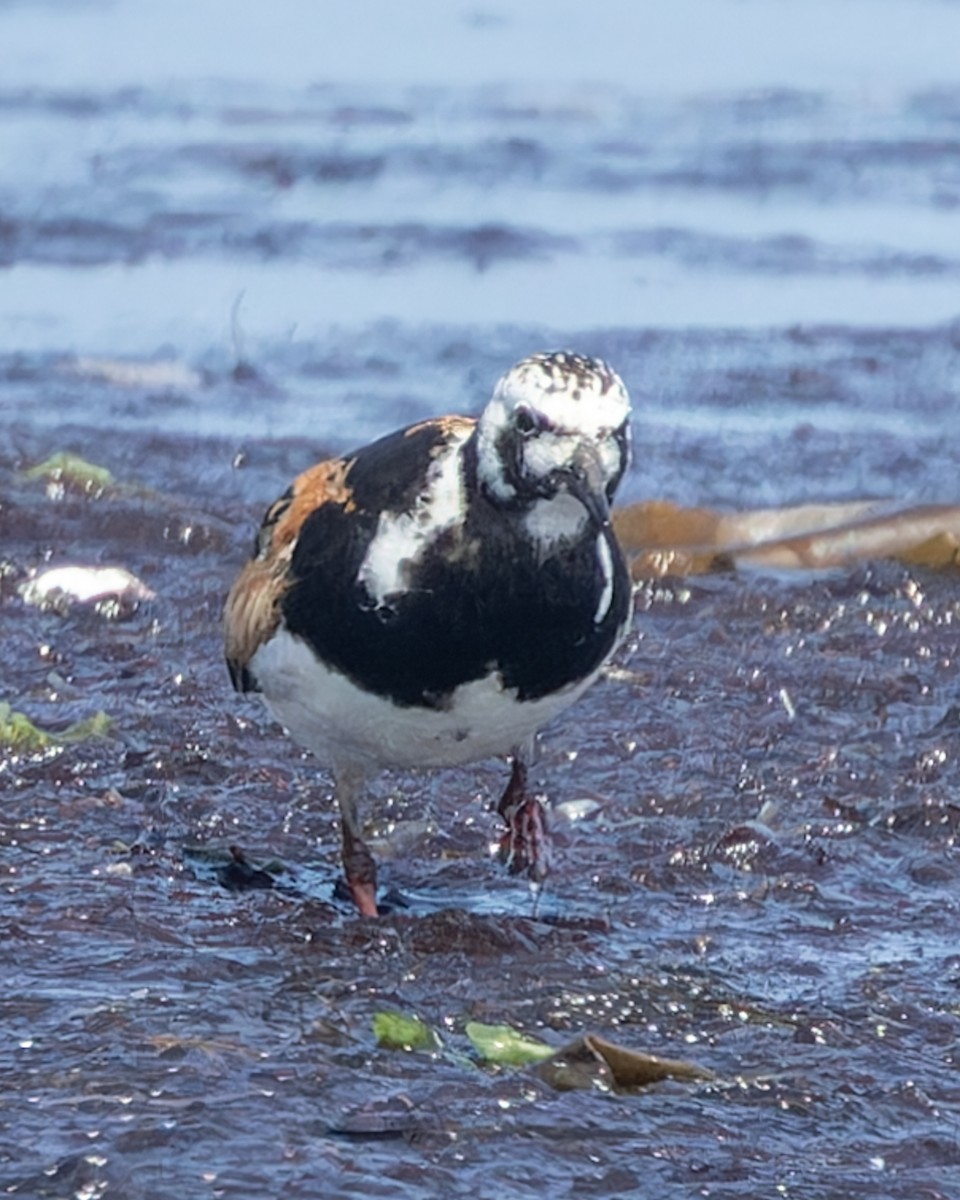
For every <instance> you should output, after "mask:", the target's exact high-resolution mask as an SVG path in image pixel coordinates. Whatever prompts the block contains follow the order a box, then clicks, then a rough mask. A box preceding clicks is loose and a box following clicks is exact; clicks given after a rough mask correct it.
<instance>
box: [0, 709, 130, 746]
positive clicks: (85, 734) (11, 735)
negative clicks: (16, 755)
mask: <svg viewBox="0 0 960 1200" xmlns="http://www.w3.org/2000/svg"><path fill="white" fill-rule="evenodd" d="M112 725H113V719H112V718H111V717H109V716H107V714H106V713H105V712H98V713H94V715H93V716H92V717H87V718H86V719H85V720H83V721H77V722H75V723H74V724H73V725H69V726H68V727H67V728H66V729H64V730H62V731H61V732H60V733H52V732H51V731H50V730H47V729H41V728H40V726H39V725H35V724H34V723H33V721H31V720H30V718H29V717H28V716H27V715H26V713H22V712H18V711H17V710H16V709H14V708H12V707H11V706H10V704H8V703H7V702H6V701H2V702H0V746H6V747H7V748H8V749H11V750H19V751H22V752H25V753H27V754H33V753H36V752H37V751H38V750H48V749H49V748H50V747H51V746H62V745H66V744H68V743H75V742H85V741H88V740H89V739H90V738H95V737H104V736H105V735H106V734H107V733H108V732H109V730H110V728H111V726H112Z"/></svg>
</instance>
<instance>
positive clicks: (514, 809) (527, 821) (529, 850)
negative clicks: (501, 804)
mask: <svg viewBox="0 0 960 1200" xmlns="http://www.w3.org/2000/svg"><path fill="white" fill-rule="evenodd" d="M501 816H502V817H503V819H504V820H505V821H506V823H507V832H506V833H505V834H504V835H503V837H502V838H501V839H500V861H501V862H502V863H503V864H504V866H505V867H506V868H507V870H508V871H509V873H510V874H511V875H521V874H525V875H527V876H528V878H530V879H532V880H533V881H534V882H535V883H542V882H543V880H544V879H546V877H547V875H548V874H549V873H550V867H551V862H552V857H553V855H552V853H551V848H550V833H549V831H548V829H547V810H546V807H545V806H544V803H543V801H542V800H541V799H540V797H539V796H524V797H523V798H522V799H521V800H519V801H518V802H517V803H516V804H514V805H511V806H509V807H507V808H506V809H501Z"/></svg>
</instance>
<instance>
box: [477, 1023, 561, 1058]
mask: <svg viewBox="0 0 960 1200" xmlns="http://www.w3.org/2000/svg"><path fill="white" fill-rule="evenodd" d="M466 1035H467V1037H468V1038H469V1039H470V1041H471V1042H472V1043H473V1048H474V1050H476V1052H477V1054H479V1055H480V1057H481V1058H482V1059H483V1060H484V1061H485V1062H489V1063H495V1064H496V1065H497V1066H501V1067H526V1066H529V1065H530V1064H532V1063H539V1062H543V1061H544V1059H547V1058H552V1057H553V1055H554V1054H556V1052H557V1051H556V1047H555V1046H548V1045H547V1044H546V1042H535V1041H533V1040H532V1039H531V1038H526V1037H524V1036H523V1034H522V1033H518V1032H517V1030H516V1029H511V1028H510V1026H509V1025H481V1024H480V1023H479V1022H478V1021H469V1022H468V1023H467V1027H466Z"/></svg>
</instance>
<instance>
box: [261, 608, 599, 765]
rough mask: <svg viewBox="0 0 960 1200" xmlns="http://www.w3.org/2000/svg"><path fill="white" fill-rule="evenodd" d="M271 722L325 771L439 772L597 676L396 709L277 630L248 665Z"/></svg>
mask: <svg viewBox="0 0 960 1200" xmlns="http://www.w3.org/2000/svg"><path fill="white" fill-rule="evenodd" d="M250 665H251V667H252V668H253V673H254V675H255V676H256V678H257V680H258V682H259V683H260V686H261V688H262V689H263V695H264V699H265V700H266V702H267V704H268V705H269V707H270V709H271V711H272V712H273V714H274V715H275V716H276V718H277V720H278V721H280V723H281V724H282V725H284V726H285V727H286V728H287V729H288V730H289V732H290V733H291V735H292V736H293V737H294V738H295V739H296V740H297V741H298V742H299V743H300V744H301V745H302V746H305V747H306V748H307V749H309V750H312V751H313V753H314V754H316V755H317V757H318V758H320V759H321V760H322V761H323V762H326V763H328V764H329V765H331V766H334V767H336V766H338V765H342V766H357V765H363V766H367V767H447V766H453V765H455V764H457V763H467V762H475V761H477V760H478V759H483V758H492V757H493V756H494V755H498V754H507V753H509V752H510V751H511V750H513V749H514V747H516V746H520V745H522V744H523V743H524V742H525V741H526V740H527V739H528V738H530V737H532V735H533V734H534V733H536V732H537V730H538V729H541V728H543V726H544V725H546V724H547V723H548V722H550V721H551V720H553V718H554V717H555V716H557V714H558V713H561V712H563V710H564V709H565V708H568V707H569V706H570V705H571V704H573V703H574V701H575V700H577V698H578V697H579V696H580V695H581V694H582V693H583V692H584V691H585V690H586V688H587V687H589V686H590V684H591V683H592V682H593V681H594V679H596V677H597V675H598V674H599V670H597V671H596V672H594V673H593V674H592V675H591V676H589V677H588V678H587V679H584V680H581V681H579V682H578V683H576V684H572V685H570V686H569V687H567V688H565V689H564V690H563V691H560V692H556V693H554V694H553V695H550V696H545V697H542V698H541V699H538V700H525V701H523V702H522V703H521V702H519V701H518V700H517V699H516V696H515V695H514V693H513V692H510V691H507V690H505V689H504V688H503V686H502V683H501V681H500V679H499V677H498V676H496V675H490V676H487V677H486V678H485V679H479V680H475V681H474V682H472V683H466V684H463V685H461V686H460V687H459V688H457V690H456V691H455V692H454V694H453V698H452V702H451V704H450V707H449V708H448V709H444V710H443V711H438V710H435V709H427V708H412V707H411V708H401V707H399V706H397V705H396V704H394V703H393V702H392V701H389V700H385V699H383V698H382V697H379V696H374V695H372V694H370V693H368V692H362V691H361V690H360V689H359V688H357V687H356V686H355V685H354V684H353V683H351V682H350V680H349V679H347V678H346V676H345V675H341V674H340V673H339V672H336V671H331V670H329V669H328V668H327V667H325V666H323V664H322V663H319V662H317V660H316V658H315V657H314V656H313V654H312V653H311V651H310V650H309V649H308V647H307V646H306V645H305V644H304V643H303V642H302V641H301V640H300V639H299V638H297V637H294V636H293V635H292V634H289V633H287V632H286V631H285V630H278V632H277V633H276V634H275V635H274V637H273V638H271V639H270V641H269V642H267V643H266V645H263V646H261V647H260V649H259V650H258V651H257V652H256V654H255V655H254V656H253V659H252V660H251V664H250Z"/></svg>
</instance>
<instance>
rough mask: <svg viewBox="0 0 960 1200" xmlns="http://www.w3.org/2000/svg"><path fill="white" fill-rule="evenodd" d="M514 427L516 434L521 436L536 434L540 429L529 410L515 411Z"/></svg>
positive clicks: (538, 423)
mask: <svg viewBox="0 0 960 1200" xmlns="http://www.w3.org/2000/svg"><path fill="white" fill-rule="evenodd" d="M514 425H515V426H516V430H517V433H522V434H528V433H536V431H537V430H538V429H539V428H540V422H539V421H538V420H537V418H536V417H535V416H534V415H533V413H532V412H531V411H530V409H529V408H520V409H517V414H516V416H515V417H514Z"/></svg>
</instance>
